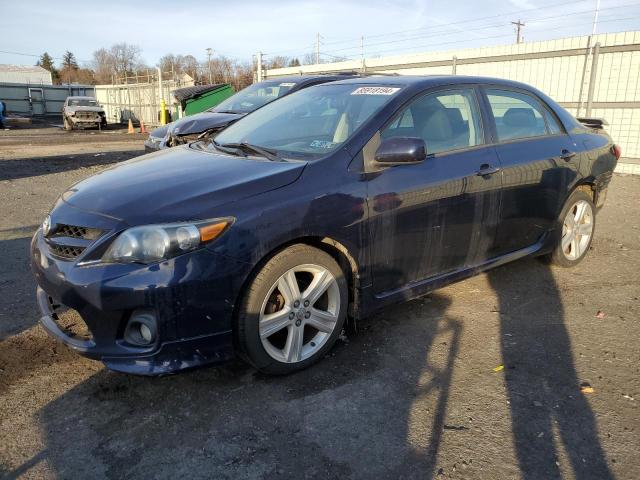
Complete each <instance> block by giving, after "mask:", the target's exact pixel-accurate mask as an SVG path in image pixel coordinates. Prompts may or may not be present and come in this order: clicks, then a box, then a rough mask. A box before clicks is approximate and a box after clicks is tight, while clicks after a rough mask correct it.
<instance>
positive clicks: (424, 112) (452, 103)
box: [31, 76, 620, 375]
mask: <svg viewBox="0 0 640 480" xmlns="http://www.w3.org/2000/svg"><path fill="white" fill-rule="evenodd" d="M603 124H604V122H602V121H600V120H597V119H581V121H578V120H576V119H575V118H574V117H572V116H571V115H570V114H569V113H568V112H567V111H565V110H564V109H563V108H561V107H560V106H559V105H558V104H557V103H555V102H554V101H553V100H551V99H550V98H549V97H547V96H546V95H544V94H543V93H541V92H539V91H537V90H535V89H533V88H531V87H529V86H526V85H523V84H520V83H515V82H511V81H505V80H497V79H487V78H476V77H461V76H439V77H369V78H353V79H348V80H342V81H339V82H334V83H327V84H323V85H318V86H314V87H310V88H307V89H304V90H301V91H299V92H296V93H293V94H291V95H288V96H286V97H285V98H282V99H280V100H278V101H277V102H274V103H271V104H269V105H266V106H264V107H262V108H260V109H259V110H257V111H255V112H254V113H252V114H250V115H247V116H246V117H244V118H242V119H241V120H239V121H238V122H236V123H234V124H233V125H231V126H230V127H228V128H227V129H226V130H224V131H223V132H222V133H220V134H219V135H217V136H216V138H215V140H213V141H212V140H208V141H201V142H194V143H191V144H189V145H184V146H181V147H178V148H173V149H170V150H165V151H161V152H156V153H153V154H150V155H146V156H143V157H139V158H136V159H133V160H131V161H128V162H126V163H124V164H121V165H118V166H116V167H113V168H110V169H108V170H105V171H103V172H101V173H99V174H97V175H95V176H93V177H90V178H88V179H86V180H84V181H81V182H80V183H77V184H76V185H74V186H72V187H71V188H69V189H68V190H67V191H66V192H65V193H64V194H63V195H62V196H61V197H60V199H59V200H58V201H57V203H56V204H55V205H54V207H53V209H52V211H51V212H50V214H49V216H47V218H46V220H45V221H44V223H43V225H42V226H41V228H39V229H38V231H37V232H36V234H35V236H34V237H33V241H32V245H31V258H32V268H33V271H34V272H35V276H36V279H37V283H38V285H39V286H38V289H37V298H38V301H39V306H40V309H41V311H42V317H41V323H42V325H43V326H44V328H45V329H46V330H47V331H48V332H49V333H50V334H51V335H53V336H54V337H56V338H58V339H59V340H61V341H62V342H64V343H66V344H67V345H68V346H70V347H71V348H73V349H75V350H77V351H78V352H79V353H80V354H82V355H85V356H88V357H91V358H94V359H98V360H101V361H102V362H104V363H105V364H106V365H107V367H109V368H111V369H114V370H118V371H123V372H129V373H137V374H148V375H153V374H163V373H171V372H176V371H179V370H182V369H186V368H190V367H195V366H199V365H204V364H213V363H218V362H222V361H225V360H227V359H229V358H231V357H232V356H233V355H239V356H241V357H242V358H243V359H245V360H246V361H248V362H250V363H251V364H252V365H254V366H255V367H256V368H258V369H260V370H261V371H264V372H267V373H271V374H283V373H289V372H293V371H296V370H299V369H302V368H305V367H307V366H309V365H311V364H312V363H314V362H316V361H317V360H319V359H321V358H322V357H323V356H324V355H325V354H326V353H327V351H328V350H329V349H330V348H331V346H332V345H333V344H334V342H335V340H336V338H337V337H338V336H339V335H340V332H341V330H342V329H343V326H344V323H345V319H346V318H347V317H349V318H354V319H357V318H359V317H363V316H365V315H368V314H370V313H371V312H373V311H374V310H376V309H379V308H381V307H383V306H385V305H389V304H391V303H394V302H400V301H404V300H407V299H410V298H413V297H417V296H420V295H423V294H425V293H427V292H429V291H431V290H433V289H435V288H438V287H441V286H443V285H445V284H448V283H451V282H454V281H458V280H461V279H464V278H466V277H469V276H471V275H474V274H477V273H478V272H481V271H484V270H487V269H489V268H492V267H495V266H497V265H501V264H504V263H505V262H510V261H514V260H517V259H520V258H523V257H527V256H533V255H536V256H544V257H546V258H549V259H550V260H551V261H553V262H555V263H556V264H558V265H562V266H567V267H570V266H574V265H576V264H577V263H579V262H580V261H581V260H582V259H583V258H584V256H585V255H586V254H587V252H588V251H589V246H590V244H591V241H592V239H593V235H594V228H595V224H596V213H597V211H598V209H599V208H600V207H601V206H602V205H603V202H604V200H605V196H606V192H607V186H608V184H609V181H610V179H611V175H612V171H613V169H614V167H615V165H616V162H617V159H618V157H619V156H620V149H619V147H617V146H616V145H615V144H613V143H612V141H611V139H610V137H609V135H607V133H605V131H604V130H603Z"/></svg>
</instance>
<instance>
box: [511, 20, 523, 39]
mask: <svg viewBox="0 0 640 480" xmlns="http://www.w3.org/2000/svg"><path fill="white" fill-rule="evenodd" d="M511 23H512V24H514V25H515V26H516V43H522V35H521V34H522V27H524V23H522V22H521V21H520V20H519V19H518V21H517V22H511Z"/></svg>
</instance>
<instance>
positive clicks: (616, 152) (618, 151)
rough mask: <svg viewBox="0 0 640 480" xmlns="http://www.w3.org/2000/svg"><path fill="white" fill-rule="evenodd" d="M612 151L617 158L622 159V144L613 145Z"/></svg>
mask: <svg viewBox="0 0 640 480" xmlns="http://www.w3.org/2000/svg"><path fill="white" fill-rule="evenodd" d="M611 153H613V154H614V155H615V156H616V160H620V157H621V156H622V149H621V148H620V145H615V144H614V145H613V146H612V147H611Z"/></svg>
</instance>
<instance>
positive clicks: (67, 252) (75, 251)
mask: <svg viewBox="0 0 640 480" xmlns="http://www.w3.org/2000/svg"><path fill="white" fill-rule="evenodd" d="M49 248H50V249H51V253H53V254H54V255H57V256H58V257H62V258H76V257H77V256H79V255H80V254H81V253H82V252H84V247H72V246H69V245H54V244H49Z"/></svg>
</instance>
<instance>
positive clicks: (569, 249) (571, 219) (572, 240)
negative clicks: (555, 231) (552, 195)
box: [561, 200, 593, 260]
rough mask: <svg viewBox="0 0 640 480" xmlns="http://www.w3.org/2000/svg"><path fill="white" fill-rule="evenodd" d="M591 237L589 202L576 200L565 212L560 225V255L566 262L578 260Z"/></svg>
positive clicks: (591, 214) (591, 226)
mask: <svg viewBox="0 0 640 480" xmlns="http://www.w3.org/2000/svg"><path fill="white" fill-rule="evenodd" d="M592 235H593V210H592V208H591V205H590V204H589V202H586V201H585V200H578V201H577V202H576V203H574V204H573V205H572V207H571V208H570V209H569V211H568V212H567V215H566V217H565V219H564V223H563V225H562V243H561V247H562V253H563V254H564V256H565V257H566V258H567V260H577V259H579V258H580V257H581V256H582V255H583V254H584V252H585V250H586V249H587V247H588V246H589V242H590V241H591V236H592Z"/></svg>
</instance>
